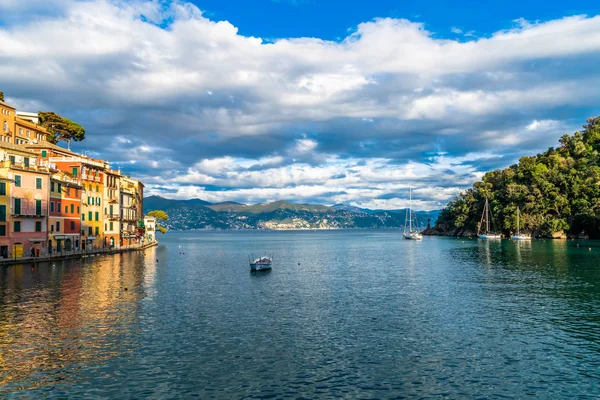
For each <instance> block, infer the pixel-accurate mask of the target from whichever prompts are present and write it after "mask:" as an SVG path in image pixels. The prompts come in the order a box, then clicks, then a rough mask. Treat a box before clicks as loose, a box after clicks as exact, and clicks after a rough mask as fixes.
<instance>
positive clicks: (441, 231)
mask: <svg viewBox="0 0 600 400" xmlns="http://www.w3.org/2000/svg"><path fill="white" fill-rule="evenodd" d="M421 233H422V234H423V236H454V237H457V236H458V237H475V236H477V232H476V231H474V230H472V229H469V228H451V227H450V226H448V225H447V224H439V225H437V224H436V225H435V226H434V227H431V228H427V229H425V230H424V231H423V232H421ZM533 237H534V238H539V239H589V236H588V235H587V234H586V233H585V232H581V233H579V234H577V235H573V234H566V233H565V232H564V231H559V232H553V233H548V234H541V233H537V232H533Z"/></svg>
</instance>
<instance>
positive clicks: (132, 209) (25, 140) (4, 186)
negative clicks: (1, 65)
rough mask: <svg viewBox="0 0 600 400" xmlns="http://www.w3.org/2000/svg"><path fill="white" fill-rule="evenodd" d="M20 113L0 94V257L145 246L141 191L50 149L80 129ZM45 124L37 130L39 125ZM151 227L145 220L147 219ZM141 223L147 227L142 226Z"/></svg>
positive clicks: (95, 164) (104, 164)
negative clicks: (62, 138)
mask: <svg viewBox="0 0 600 400" xmlns="http://www.w3.org/2000/svg"><path fill="white" fill-rule="evenodd" d="M46 114H48V115H44V116H42V115H41V113H40V114H38V113H33V112H23V111H19V110H17V109H16V108H15V107H13V106H11V105H9V104H7V103H5V102H4V98H3V96H2V92H0V162H1V164H0V258H18V257H42V256H47V255H53V254H56V253H62V252H74V251H86V250H87V251H89V250H93V249H99V248H119V247H122V246H132V245H135V244H141V243H142V242H144V241H148V240H151V239H150V238H151V237H153V235H154V229H153V228H151V226H152V225H151V224H148V223H147V224H145V223H144V214H143V209H144V205H143V198H144V185H143V184H142V182H140V181H139V180H137V179H133V178H130V177H128V176H126V175H124V174H122V173H121V171H120V170H115V169H112V168H111V167H110V164H109V162H108V161H104V160H97V159H93V158H90V157H86V156H83V155H79V154H76V153H74V152H72V151H70V150H68V149H65V148H63V147H60V146H58V145H57V144H55V143H54V142H56V139H57V138H60V137H61V135H65V134H67V133H68V132H69V131H72V132H74V135H76V136H75V137H73V138H72V139H73V140H81V139H82V137H83V134H84V131H83V129H82V128H81V127H80V126H79V125H77V124H75V123H73V122H72V121H69V120H67V119H66V118H61V117H59V116H57V115H56V114H54V113H46ZM46 117H47V118H48V119H49V120H50V121H51V122H50V123H49V124H44V123H43V121H42V119H43V118H46ZM148 220H149V221H153V220H154V219H153V218H149V219H148ZM146 225H148V226H146Z"/></svg>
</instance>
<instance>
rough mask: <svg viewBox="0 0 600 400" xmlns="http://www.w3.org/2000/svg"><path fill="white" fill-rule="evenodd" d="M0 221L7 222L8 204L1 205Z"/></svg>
mask: <svg viewBox="0 0 600 400" xmlns="http://www.w3.org/2000/svg"><path fill="white" fill-rule="evenodd" d="M0 222H6V206H5V205H4V204H2V205H0Z"/></svg>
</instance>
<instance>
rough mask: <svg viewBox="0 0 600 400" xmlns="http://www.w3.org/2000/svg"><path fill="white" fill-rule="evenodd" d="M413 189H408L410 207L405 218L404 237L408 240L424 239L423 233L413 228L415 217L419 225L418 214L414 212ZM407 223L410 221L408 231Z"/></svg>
mask: <svg viewBox="0 0 600 400" xmlns="http://www.w3.org/2000/svg"><path fill="white" fill-rule="evenodd" d="M411 205H412V189H408V209H407V210H406V218H404V233H403V234H402V236H404V239H406V240H422V239H423V235H421V234H420V233H419V231H417V230H413V218H414V219H415V226H416V225H417V223H416V222H417V221H416V215H414V213H413V212H412V207H411ZM406 223H408V231H406Z"/></svg>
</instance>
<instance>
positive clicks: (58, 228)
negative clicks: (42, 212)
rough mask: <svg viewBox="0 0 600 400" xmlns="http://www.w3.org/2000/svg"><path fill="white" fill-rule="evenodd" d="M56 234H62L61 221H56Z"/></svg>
mask: <svg viewBox="0 0 600 400" xmlns="http://www.w3.org/2000/svg"><path fill="white" fill-rule="evenodd" d="M56 232H60V221H56Z"/></svg>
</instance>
